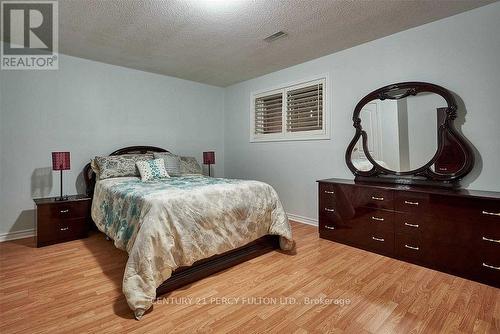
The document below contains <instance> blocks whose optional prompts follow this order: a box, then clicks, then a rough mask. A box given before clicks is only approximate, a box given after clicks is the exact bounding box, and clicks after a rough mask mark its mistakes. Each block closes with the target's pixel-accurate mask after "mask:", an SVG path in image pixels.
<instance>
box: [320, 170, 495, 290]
mask: <svg viewBox="0 0 500 334" xmlns="http://www.w3.org/2000/svg"><path fill="white" fill-rule="evenodd" d="M318 183H319V234H320V237H321V238H324V239H329V240H333V241H337V242H340V243H343V244H347V245H351V246H354V247H358V248H362V249H365V250H368V251H371V252H375V253H379V254H383V255H386V256H390V257H394V258H397V259H400V260H404V261H407V262H411V263H415V264H419V265H422V266H425V267H429V268H432V269H436V270H439V271H443V272H447V273H451V274H454V275H457V276H462V277H465V278H469V279H472V280H476V281H479V282H483V283H486V284H489V285H493V286H496V287H500V193H498V192H486V191H472V190H452V189H443V188H432V187H423V186H408V185H398V184H387V183H372V182H370V183H368V182H358V181H353V180H343V179H328V180H320V181H318Z"/></svg>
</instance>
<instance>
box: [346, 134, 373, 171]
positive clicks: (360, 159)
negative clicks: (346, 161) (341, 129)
mask: <svg viewBox="0 0 500 334" xmlns="http://www.w3.org/2000/svg"><path fill="white" fill-rule="evenodd" d="M351 161H352V164H353V165H354V167H356V169H357V170H360V171H363V172H365V171H369V170H370V169H372V168H373V165H372V163H371V162H370V161H368V159H367V158H366V155H365V153H364V151H363V137H359V139H358V142H357V143H356V146H355V147H354V149H353V150H352V154H351Z"/></svg>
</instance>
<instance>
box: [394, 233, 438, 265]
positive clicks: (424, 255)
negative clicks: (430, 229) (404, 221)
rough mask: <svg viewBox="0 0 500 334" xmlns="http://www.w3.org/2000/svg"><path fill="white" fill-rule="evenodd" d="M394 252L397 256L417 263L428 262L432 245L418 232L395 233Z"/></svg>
mask: <svg viewBox="0 0 500 334" xmlns="http://www.w3.org/2000/svg"><path fill="white" fill-rule="evenodd" d="M394 239H395V242H394V253H395V254H396V256H397V257H398V258H401V259H404V260H408V261H410V262H414V263H419V264H428V263H429V254H430V252H432V247H431V246H430V243H429V241H427V240H425V239H423V238H422V236H421V235H419V234H413V235H411V234H395V236H394Z"/></svg>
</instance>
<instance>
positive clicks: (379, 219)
mask: <svg viewBox="0 0 500 334" xmlns="http://www.w3.org/2000/svg"><path fill="white" fill-rule="evenodd" d="M372 219H373V220H378V221H379V222H383V221H384V220H385V219H384V218H379V217H374V216H372Z"/></svg>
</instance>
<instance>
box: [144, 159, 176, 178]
mask: <svg viewBox="0 0 500 334" xmlns="http://www.w3.org/2000/svg"><path fill="white" fill-rule="evenodd" d="M136 165H137V168H138V169H139V173H140V174H141V180H142V181H151V180H156V179H163V178H166V177H170V175H168V173H167V170H166V169H165V163H164V162H163V159H154V160H146V161H137V162H136Z"/></svg>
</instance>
